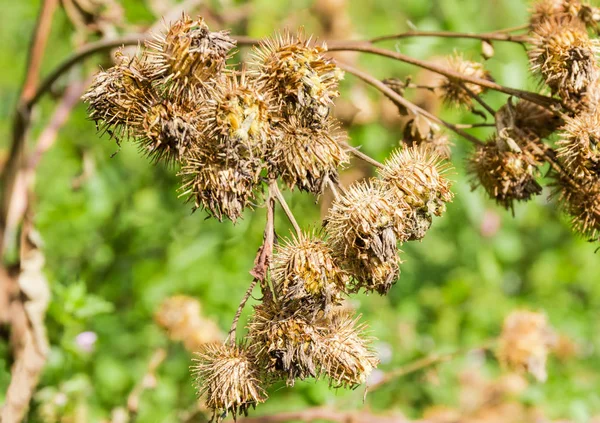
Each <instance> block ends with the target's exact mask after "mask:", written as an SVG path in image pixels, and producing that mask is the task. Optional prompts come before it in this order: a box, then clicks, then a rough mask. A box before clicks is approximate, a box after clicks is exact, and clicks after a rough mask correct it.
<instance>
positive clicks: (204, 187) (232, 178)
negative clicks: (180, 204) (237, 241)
mask: <svg viewBox="0 0 600 423" xmlns="http://www.w3.org/2000/svg"><path fill="white" fill-rule="evenodd" d="M228 155H229V157H225V158H220V157H207V156H205V155H204V154H197V153H195V152H192V153H190V154H189V155H188V156H187V157H186V159H185V160H186V161H185V163H184V166H183V168H182V170H181V172H180V173H179V175H181V176H182V177H183V184H182V187H181V189H180V190H181V195H182V196H187V197H188V201H193V202H194V209H197V208H200V207H202V208H204V209H205V210H206V211H207V212H209V214H211V215H212V216H214V217H216V218H217V219H218V220H219V221H222V220H223V217H226V218H228V219H230V220H231V221H232V222H235V221H236V220H237V219H239V218H240V217H241V216H242V212H243V210H244V209H245V208H246V207H248V206H250V202H251V200H252V199H253V198H254V195H255V192H256V190H257V189H258V187H259V177H260V172H261V169H262V163H261V162H260V160H259V159H252V158H243V157H240V155H239V154H238V153H237V152H236V151H235V150H231V151H228Z"/></svg>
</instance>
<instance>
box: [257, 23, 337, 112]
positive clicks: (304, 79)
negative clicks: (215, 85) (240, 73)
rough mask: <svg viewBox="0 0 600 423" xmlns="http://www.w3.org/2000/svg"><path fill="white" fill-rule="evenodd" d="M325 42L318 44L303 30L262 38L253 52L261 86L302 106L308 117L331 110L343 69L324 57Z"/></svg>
mask: <svg viewBox="0 0 600 423" xmlns="http://www.w3.org/2000/svg"><path fill="white" fill-rule="evenodd" d="M326 51H327V48H326V46H325V45H317V44H315V43H313V42H312V40H311V39H310V38H308V39H306V38H305V37H304V35H303V34H302V33H298V34H297V35H296V36H293V35H291V34H289V33H284V34H277V35H275V36H274V37H273V38H269V39H266V40H263V41H261V43H260V45H259V46H258V47H255V48H254V51H253V59H252V62H253V66H254V72H255V73H256V76H257V78H258V81H259V85H260V86H262V87H264V89H266V90H268V91H271V92H272V93H273V95H274V96H275V97H277V98H278V99H280V101H282V102H283V103H287V104H291V105H293V106H294V107H296V106H297V108H299V109H301V110H299V112H300V113H301V114H303V115H305V116H306V117H309V116H312V115H313V114H316V115H318V116H321V117H324V116H326V115H327V114H328V113H329V106H330V105H331V104H332V102H333V99H334V98H336V97H337V96H339V92H338V90H337V89H338V82H339V80H340V79H342V78H343V72H342V71H341V70H340V69H338V68H337V67H336V66H335V64H334V63H333V62H332V61H331V60H330V59H327V58H326V57H325V56H323V53H324V52H326Z"/></svg>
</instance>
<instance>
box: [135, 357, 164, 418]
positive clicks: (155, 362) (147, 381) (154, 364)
mask: <svg viewBox="0 0 600 423" xmlns="http://www.w3.org/2000/svg"><path fill="white" fill-rule="evenodd" d="M166 358H167V352H166V351H165V350H164V349H163V348H158V349H156V350H155V351H154V353H153V354H152V357H150V361H149V362H148V368H147V370H146V373H144V376H142V378H141V379H140V381H139V382H138V383H137V384H136V385H135V387H134V388H133V389H132V391H131V393H130V394H129V396H128V397H127V411H129V421H134V420H135V416H137V414H138V411H139V408H140V399H141V397H142V394H143V393H144V392H145V391H147V390H149V389H154V388H155V387H156V370H157V369H158V367H159V366H160V365H161V364H162V362H163V361H165V359H166Z"/></svg>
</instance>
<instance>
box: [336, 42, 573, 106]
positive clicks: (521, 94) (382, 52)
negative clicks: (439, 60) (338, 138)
mask: <svg viewBox="0 0 600 423" xmlns="http://www.w3.org/2000/svg"><path fill="white" fill-rule="evenodd" d="M327 51H330V52H334V51H359V52H363V53H370V54H375V55H378V56H382V57H389V58H390V59H395V60H399V61H401V62H404V63H408V64H411V65H414V66H418V67H420V68H423V69H427V70H429V71H431V72H435V73H437V74H440V75H443V76H446V77H448V78H453V79H456V80H458V81H463V82H470V83H472V84H475V85H479V86H482V87H486V88H489V89H491V90H494V91H499V92H502V93H504V94H508V95H512V96H515V97H518V98H521V99H523V100H527V101H530V102H532V103H535V104H538V105H540V106H543V107H546V108H548V109H550V110H552V111H553V112H554V111H555V110H554V109H553V108H552V106H553V105H560V104H561V102H560V100H558V99H555V98H552V97H547V96H544V95H541V94H536V93H533V92H529V91H523V90H519V89H516V88H510V87H505V86H503V85H500V84H497V83H496V82H492V81H489V80H487V79H482V78H475V77H473V76H468V75H463V74H461V73H458V72H455V71H452V70H450V69H447V68H445V67H443V66H439V65H436V64H434V63H429V62H425V61H423V60H419V59H415V58H414V57H410V56H406V55H404V54H402V53H398V52H395V51H390V50H386V49H382V48H378V47H375V46H373V45H371V44H369V43H364V42H363V43H356V42H355V43H351V42H345V43H342V42H339V43H336V44H333V45H331V46H330V47H328V48H327Z"/></svg>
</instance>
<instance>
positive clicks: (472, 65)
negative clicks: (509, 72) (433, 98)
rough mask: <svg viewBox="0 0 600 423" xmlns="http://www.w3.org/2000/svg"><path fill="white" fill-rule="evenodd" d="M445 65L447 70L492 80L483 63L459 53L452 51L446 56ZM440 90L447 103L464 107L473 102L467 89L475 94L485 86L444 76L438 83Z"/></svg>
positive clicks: (481, 91)
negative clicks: (452, 52)
mask: <svg viewBox="0 0 600 423" xmlns="http://www.w3.org/2000/svg"><path fill="white" fill-rule="evenodd" d="M447 67H448V69H449V70H451V71H453V72H456V73H458V74H460V75H463V76H469V77H473V78H479V79H487V80H490V81H491V80H492V77H491V75H490V73H489V72H488V71H487V70H486V69H485V67H484V66H483V64H481V63H479V62H473V61H471V60H467V59H465V58H464V56H463V55H462V54H461V53H454V54H453V55H452V56H450V57H448V60H447ZM465 88H467V89H465ZM440 90H441V95H442V98H443V100H444V101H445V102H446V103H447V104H450V105H453V106H466V107H470V106H471V105H472V103H473V99H472V96H471V95H470V94H469V91H471V92H472V93H473V94H476V95H480V94H483V93H484V92H485V88H484V87H482V86H481V85H477V84H473V83H471V82H463V81H462V80H460V79H457V78H453V77H445V78H444V80H443V81H442V83H441V85H440Z"/></svg>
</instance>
